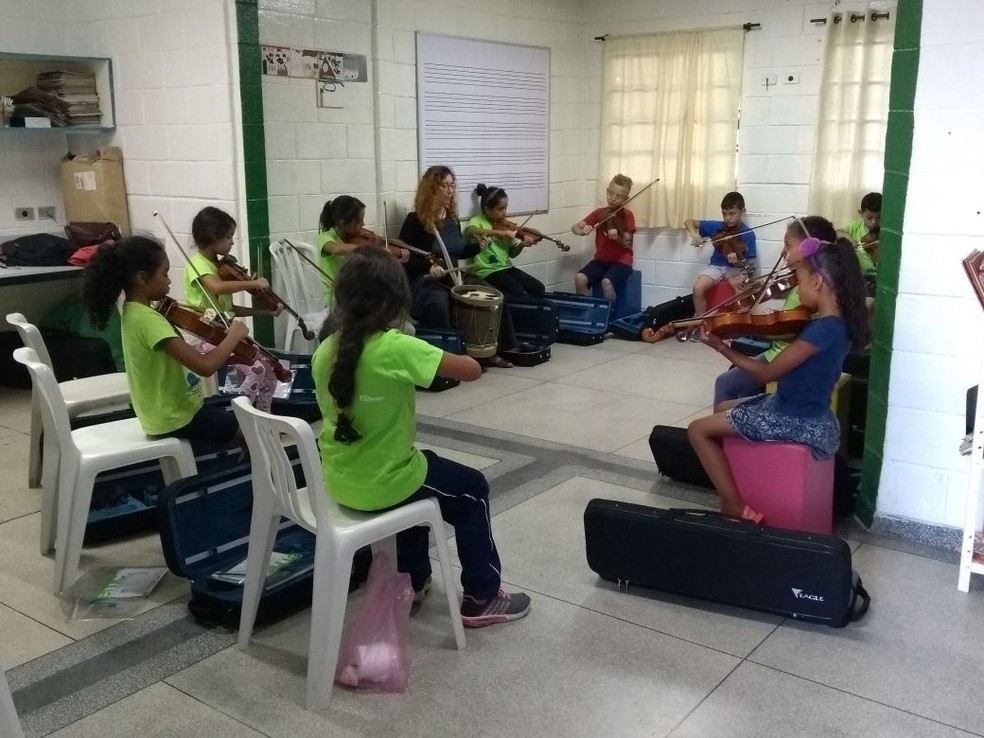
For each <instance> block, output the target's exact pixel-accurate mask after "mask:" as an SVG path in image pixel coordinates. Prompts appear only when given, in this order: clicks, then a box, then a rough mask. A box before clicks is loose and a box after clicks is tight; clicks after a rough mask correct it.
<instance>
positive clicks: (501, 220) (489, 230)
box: [465, 184, 546, 298]
mask: <svg viewBox="0 0 984 738" xmlns="http://www.w3.org/2000/svg"><path fill="white" fill-rule="evenodd" d="M475 195H476V196H477V197H478V203H479V206H480V207H481V209H482V212H481V214H479V215H476V216H474V217H473V218H471V219H470V220H469V221H468V223H467V224H466V225H465V237H466V239H468V240H469V241H470V242H472V243H478V244H479V246H481V249H482V250H481V251H479V252H478V254H476V255H475V265H474V269H473V271H474V272H475V274H476V275H477V276H479V277H480V278H482V279H483V280H485V281H486V282H488V283H489V284H490V285H492V286H493V287H495V288H496V289H497V290H499V291H500V292H502V293H503V294H504V295H505V296H506V297H507V298H508V297H535V298H541V297H543V293H544V292H545V290H546V288H545V287H544V286H543V283H542V282H541V281H540V280H538V279H537V278H536V277H533V276H531V275H529V274H527V273H526V272H524V271H523V270H522V269H518V268H517V267H515V266H513V263H512V259H513V258H515V257H517V256H519V254H520V253H521V252H522V251H523V249H524V248H526V247H527V246H532V245H533V244H534V243H536V242H537V241H538V240H539V239H537V238H535V237H533V236H531V235H529V234H526V233H523V234H519V233H517V231H516V226H515V224H513V223H510V222H509V221H507V220H506V213H507V212H508V210H509V197H508V196H507V195H506V191H505V190H504V189H502V188H501V187H490V186H488V185H484V184H479V185H478V186H477V187H476V188H475Z"/></svg>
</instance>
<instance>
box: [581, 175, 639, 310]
mask: <svg viewBox="0 0 984 738" xmlns="http://www.w3.org/2000/svg"><path fill="white" fill-rule="evenodd" d="M631 191H632V180H631V179H629V178H628V177H626V176H625V175H624V174H616V175H615V176H614V177H612V181H611V182H610V183H609V184H608V190H607V192H606V198H607V200H608V207H607V208H598V209H597V210H594V211H592V212H591V214H590V215H588V217H586V218H585V219H584V220H581V221H578V222H577V223H575V224H574V225H573V226H571V233H573V234H575V235H578V236H587V235H588V234H589V233H591V232H592V231H594V234H595V255H594V258H593V259H592V260H591V261H589V262H588V263H587V264H585V265H584V267H583V268H582V269H581V270H580V271H579V272H578V273H577V274H575V275H574V287H575V289H576V290H577V294H579V295H590V294H591V288H592V286H594V285H595V284H597V283H599V282H600V283H601V292H602V294H603V295H604V296H605V299H607V300H608V301H609V302H613V303H614V302H615V299H616V297H617V294H616V293H617V291H618V289H619V288H620V287H621V286H622V284H623V283H624V282H625V280H626V279H628V278H629V275H630V274H632V238H633V236H634V234H635V217H634V216H633V215H632V211H631V210H629V209H628V208H625V207H622V205H623V204H624V203H625V201H626V200H628V199H629V192H631ZM619 208H621V209H620V210H619ZM616 211H617V212H616ZM599 225H600V226H601V227H600V228H598V227H597V226H599Z"/></svg>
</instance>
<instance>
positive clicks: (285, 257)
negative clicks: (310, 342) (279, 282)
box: [270, 241, 328, 351]
mask: <svg viewBox="0 0 984 738" xmlns="http://www.w3.org/2000/svg"><path fill="white" fill-rule="evenodd" d="M291 243H293V244H294V246H295V247H296V248H298V249H299V250H300V251H302V252H303V253H304V255H305V256H306V257H307V258H309V259H310V260H311V261H313V262H314V263H315V264H317V263H318V250H317V249H316V248H314V246H311V245H310V244H307V243H294V242H293V241H291ZM270 257H271V258H272V259H273V263H274V265H275V266H276V269H277V273H278V274H280V276H281V278H282V279H283V281H284V292H285V293H286V294H285V295H284V296H283V297H284V299H285V300H287V302H288V304H289V305H290V306H291V307H292V308H293V309H294V310H296V311H297V312H298V313H299V314H300V315H301V317H302V318H304V322H305V323H306V324H307V327H308V328H310V329H311V330H312V331H314V332H315V333H317V332H318V330H320V328H321V324H322V323H323V322H324V320H325V318H326V317H327V316H328V308H327V307H326V306H325V286H324V283H323V282H322V279H321V275H319V274H318V272H317V271H315V269H314V267H312V266H311V265H310V264H307V263H306V262H304V260H303V259H301V257H299V256H298V255H297V253H296V252H295V251H294V250H293V249H292V248H290V247H289V246H288V245H287V244H285V243H281V242H280V241H277V242H276V243H272V244H270ZM284 314H285V315H286V316H287V332H286V334H285V338H284V351H292V350H293V346H294V338H295V336H297V335H298V334H300V332H301V329H300V326H298V325H297V319H296V318H295V317H294V316H293V315H290V314H288V313H284Z"/></svg>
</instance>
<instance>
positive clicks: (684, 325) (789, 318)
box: [642, 307, 812, 343]
mask: <svg viewBox="0 0 984 738" xmlns="http://www.w3.org/2000/svg"><path fill="white" fill-rule="evenodd" d="M811 317H812V314H811V312H810V310H809V308H805V307H795V308H791V309H789V310H775V311H773V312H769V313H750V312H734V313H720V314H718V315H712V316H710V317H707V318H691V319H689V320H674V321H673V322H671V323H667V324H666V325H664V326H663V327H662V328H660V329H659V330H657V331H654V330H652V328H646V329H643V332H642V340H643V341H646V342H647V343H656V342H657V341H662V340H663V339H664V338H667V337H669V336H671V335H673V334H674V333H678V332H679V331H683V330H686V329H688V328H696V327H697V326H701V327H703V328H704V330H705V331H707V332H708V333H710V334H711V335H714V336H717V337H718V338H721V339H723V340H725V341H727V340H730V339H732V338H738V337H739V336H755V337H756V338H768V339H770V340H773V341H775V340H782V339H789V338H792V337H794V336H796V334H798V333H799V332H800V331H801V330H802V329H803V327H804V326H806V324H807V323H809V322H810V319H811ZM677 338H678V339H679V340H686V339H685V338H680V336H679V335H678V336H677Z"/></svg>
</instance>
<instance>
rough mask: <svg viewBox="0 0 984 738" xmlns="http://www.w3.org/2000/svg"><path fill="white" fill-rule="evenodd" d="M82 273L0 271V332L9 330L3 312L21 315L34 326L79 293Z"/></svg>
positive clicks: (70, 270) (34, 269) (69, 268)
mask: <svg viewBox="0 0 984 738" xmlns="http://www.w3.org/2000/svg"><path fill="white" fill-rule="evenodd" d="M82 271H83V270H82V267H76V266H63V267H6V268H4V269H0V330H10V326H8V325H7V324H6V321H5V320H4V316H5V315H7V313H14V312H17V313H24V316H25V317H26V318H27V319H28V320H29V321H30V322H32V323H35V324H37V323H38V322H39V321H40V320H41V318H43V317H44V315H45V313H47V312H48V311H49V310H50V309H51V308H53V307H54V306H55V305H57V304H58V303H59V302H61V300H62V299H64V298H65V297H67V296H68V295H77V294H79V293H80V292H81V291H82Z"/></svg>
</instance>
